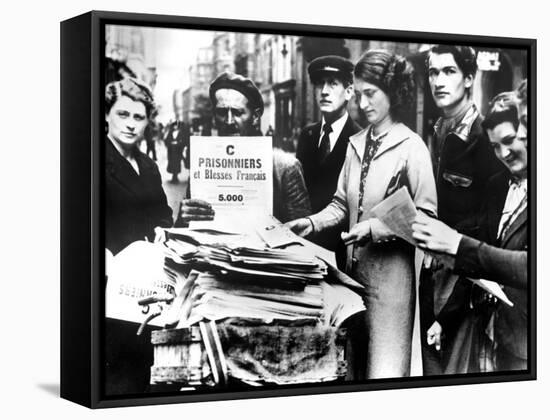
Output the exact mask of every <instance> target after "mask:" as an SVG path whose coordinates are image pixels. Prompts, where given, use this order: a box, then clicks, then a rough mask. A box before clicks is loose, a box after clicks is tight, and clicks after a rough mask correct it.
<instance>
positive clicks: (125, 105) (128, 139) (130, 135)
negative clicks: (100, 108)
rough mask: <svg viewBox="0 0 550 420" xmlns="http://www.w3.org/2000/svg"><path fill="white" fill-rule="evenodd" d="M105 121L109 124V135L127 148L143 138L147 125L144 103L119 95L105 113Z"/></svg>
mask: <svg viewBox="0 0 550 420" xmlns="http://www.w3.org/2000/svg"><path fill="white" fill-rule="evenodd" d="M105 121H107V124H108V126H109V131H108V134H109V137H111V138H112V139H113V140H114V141H116V142H117V143H118V144H119V145H120V146H121V147H123V148H125V149H129V148H131V147H133V146H134V145H135V144H136V142H138V141H139V140H141V139H142V138H143V133H144V131H145V127H147V122H148V120H147V112H146V109H145V105H144V104H143V103H142V102H139V101H134V100H133V99H130V98H128V97H127V96H121V97H120V98H118V99H117V101H116V102H115V103H114V104H113V106H112V107H111V109H110V110H109V112H108V113H107V115H105Z"/></svg>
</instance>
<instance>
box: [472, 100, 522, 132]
mask: <svg viewBox="0 0 550 420" xmlns="http://www.w3.org/2000/svg"><path fill="white" fill-rule="evenodd" d="M518 104H519V99H518V95H517V92H516V91H512V92H501V93H499V94H498V95H497V96H495V97H494V98H493V99H492V100H491V102H489V108H488V111H487V115H486V116H485V119H484V120H483V122H482V123H481V126H482V127H483V129H484V130H485V131H487V130H492V129H494V128H495V127H496V126H497V125H499V124H502V123H504V122H509V123H511V124H512V125H513V126H514V129H516V130H517V129H518V125H519V117H518Z"/></svg>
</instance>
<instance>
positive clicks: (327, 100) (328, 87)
mask: <svg viewBox="0 0 550 420" xmlns="http://www.w3.org/2000/svg"><path fill="white" fill-rule="evenodd" d="M313 87H314V89H315V100H316V101H317V104H318V105H319V109H320V110H321V113H322V114H323V116H324V117H325V119H329V120H335V119H338V118H339V117H341V116H342V115H344V112H345V110H346V105H347V103H348V101H349V100H350V99H351V96H352V95H353V86H351V85H350V86H348V87H345V86H344V84H343V83H342V82H341V81H340V80H339V79H337V78H336V77H334V76H331V75H323V76H320V77H319V78H318V79H317V80H316V81H315V82H314V84H313Z"/></svg>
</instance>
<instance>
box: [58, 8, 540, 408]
mask: <svg viewBox="0 0 550 420" xmlns="http://www.w3.org/2000/svg"><path fill="white" fill-rule="evenodd" d="M535 63H536V41H535V40H533V39H509V38H491V37H481V36H475V35H454V34H434V33H421V32H400V31H388V30H380V29H376V30H374V29H366V28H347V27H327V26H323V27H321V26H313V25H294V24H279V23H271V22H269V23H268V22H250V21H230V20H219V19H209V18H190V17H178V16H160V15H138V14H126V13H112V12H90V13H87V14H85V15H82V16H79V17H75V18H73V19H70V20H67V21H65V22H62V24H61V107H62V121H61V136H62V138H61V200H62V202H61V204H62V215H61V217H62V221H61V222H62V223H61V241H62V243H61V248H62V253H61V255H62V261H61V263H62V279H61V286H62V287H61V291H62V294H61V305H62V307H61V350H62V353H61V395H62V397H63V398H67V399H69V400H72V401H75V402H77V403H80V404H83V405H86V406H89V407H92V408H98V407H114V406H123V405H140V404H161V403H172V402H191V401H207V400H224V399H235V398H257V397H269V396H282V395H300V394H314V393H329V392H351V391H366V390H376V389H389V388H410V387H421V386H436V385H437V386H439V385H450V384H469V383H484V382H497V381H519V380H530V379H535V378H536V354H535V349H536V346H535V341H536V328H535V326H536V319H535V313H536V311H535V309H536V308H535V303H536V300H535V296H536V275H535V274H536V273H535V256H536V253H535V251H536V250H535V228H534V227H535V225H536V215H535V208H536V206H535V196H534V194H533V193H532V191H533V186H534V183H535V182H536V180H535V167H536V162H535V157H536V132H535V118H536V108H535V103H536V90H535V86H536V75H535V68H536V66H535Z"/></svg>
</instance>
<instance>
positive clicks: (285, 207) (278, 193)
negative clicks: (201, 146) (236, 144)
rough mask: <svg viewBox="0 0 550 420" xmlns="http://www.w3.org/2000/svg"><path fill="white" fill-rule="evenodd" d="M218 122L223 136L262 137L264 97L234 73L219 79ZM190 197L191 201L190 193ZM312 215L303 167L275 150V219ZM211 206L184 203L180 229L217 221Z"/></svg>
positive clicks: (215, 85) (213, 93)
mask: <svg viewBox="0 0 550 420" xmlns="http://www.w3.org/2000/svg"><path fill="white" fill-rule="evenodd" d="M209 93H210V100H211V101H212V106H213V109H214V121H215V125H216V128H217V130H218V135H220V136H262V133H261V130H260V118H261V116H262V114H263V112H264V102H263V99H262V95H261V93H260V91H259V90H258V88H257V87H256V85H255V84H254V83H253V82H252V81H251V80H250V79H248V78H245V77H243V76H241V75H238V74H234V73H231V72H225V73H222V74H221V75H219V76H218V77H217V78H216V79H215V80H214V81H213V82H212V84H211V85H210V92H209ZM205 141H208V140H205ZM187 196H188V197H189V196H190V194H189V191H188V194H187ZM310 214H311V205H310V202H309V196H308V193H307V190H306V186H305V182H304V176H303V172H302V165H301V164H300V162H299V161H298V160H297V159H296V158H295V157H294V156H292V155H291V154H289V153H285V152H283V151H281V150H278V149H274V150H273V216H275V217H276V218H277V219H279V220H280V221H281V222H283V223H285V222H288V221H290V220H294V219H295V218H297V217H304V216H308V215H310ZM213 219H214V210H213V209H212V206H211V205H210V203H208V202H206V201H204V200H198V199H190V198H187V199H184V200H183V201H182V203H181V206H180V212H179V216H178V220H177V221H176V226H185V225H186V224H187V223H188V222H189V221H192V220H213Z"/></svg>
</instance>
